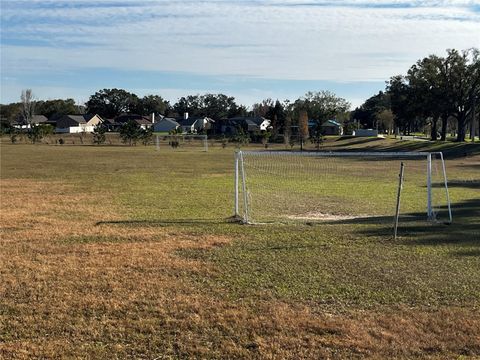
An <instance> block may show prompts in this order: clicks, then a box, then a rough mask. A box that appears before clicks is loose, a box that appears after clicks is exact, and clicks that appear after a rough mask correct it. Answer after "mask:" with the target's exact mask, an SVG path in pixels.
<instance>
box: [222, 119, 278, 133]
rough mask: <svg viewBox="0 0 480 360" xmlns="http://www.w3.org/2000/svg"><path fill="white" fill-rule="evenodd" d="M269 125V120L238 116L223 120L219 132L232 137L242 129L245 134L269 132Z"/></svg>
mask: <svg viewBox="0 0 480 360" xmlns="http://www.w3.org/2000/svg"><path fill="white" fill-rule="evenodd" d="M270 124H271V120H268V119H265V118H264V117H262V116H256V117H247V116H239V117H234V118H229V119H226V120H224V121H223V124H222V127H221V132H222V133H223V134H231V135H233V134H236V133H237V132H238V129H242V130H243V131H245V132H249V133H256V132H262V131H267V130H269V129H270V128H271V125H270Z"/></svg>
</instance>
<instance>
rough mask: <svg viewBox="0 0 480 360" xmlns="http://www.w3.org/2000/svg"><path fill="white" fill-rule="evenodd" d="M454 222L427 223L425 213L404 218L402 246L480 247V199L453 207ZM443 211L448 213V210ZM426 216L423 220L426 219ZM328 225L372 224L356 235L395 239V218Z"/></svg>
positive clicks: (475, 252)
mask: <svg viewBox="0 0 480 360" xmlns="http://www.w3.org/2000/svg"><path fill="white" fill-rule="evenodd" d="M451 208H452V213H453V222H452V223H451V224H448V223H442V222H427V221H426V217H425V214H421V213H409V214H403V215H402V216H401V217H400V223H399V239H397V241H396V242H395V244H401V245H412V246H415V245H417V246H418V245H425V246H435V245H448V244H452V245H453V244H455V245H459V246H462V247H463V246H466V247H469V246H474V247H479V246H480V198H478V199H469V200H465V201H462V202H459V203H455V204H452V205H451ZM439 210H440V211H441V212H443V214H446V212H447V208H446V207H445V206H443V207H440V208H439ZM422 216H423V220H422ZM324 223H326V224H332V225H335V224H344V225H352V226H353V225H361V224H365V225H372V226H362V227H360V228H359V229H358V231H357V232H356V233H357V234H360V235H362V236H367V237H368V236H372V237H384V238H392V237H393V217H370V218H360V219H350V220H341V221H329V222H324ZM479 252H480V250H476V249H475V250H465V251H457V252H455V255H457V256H460V255H462V256H477V255H478V253H479Z"/></svg>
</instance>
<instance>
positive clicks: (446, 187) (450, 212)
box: [439, 152, 453, 223]
mask: <svg viewBox="0 0 480 360" xmlns="http://www.w3.org/2000/svg"><path fill="white" fill-rule="evenodd" d="M439 154H440V159H441V160H442V169H443V181H444V183H445V193H446V195H447V207H448V218H449V220H450V223H451V222H452V220H453V218H452V208H451V206H450V194H449V193H448V183H447V171H446V169H445V160H443V153H442V152H440V153H439Z"/></svg>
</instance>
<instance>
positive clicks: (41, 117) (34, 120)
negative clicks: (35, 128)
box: [12, 115, 49, 129]
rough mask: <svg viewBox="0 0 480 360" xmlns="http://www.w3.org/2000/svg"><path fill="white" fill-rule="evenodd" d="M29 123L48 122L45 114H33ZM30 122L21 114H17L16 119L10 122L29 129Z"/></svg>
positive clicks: (20, 127) (15, 125)
mask: <svg viewBox="0 0 480 360" xmlns="http://www.w3.org/2000/svg"><path fill="white" fill-rule="evenodd" d="M30 124H33V125H39V124H49V121H48V119H47V117H46V116H44V115H33V116H32V118H31V119H30ZM30 124H29V123H28V121H27V120H26V119H25V117H24V116H23V115H19V116H18V118H17V120H16V121H15V122H14V123H13V124H12V125H13V126H14V127H16V128H18V129H29V128H30Z"/></svg>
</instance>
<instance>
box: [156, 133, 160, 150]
mask: <svg viewBox="0 0 480 360" xmlns="http://www.w3.org/2000/svg"><path fill="white" fill-rule="evenodd" d="M155 150H157V151H159V150H160V137H159V136H158V135H156V136H155Z"/></svg>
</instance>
